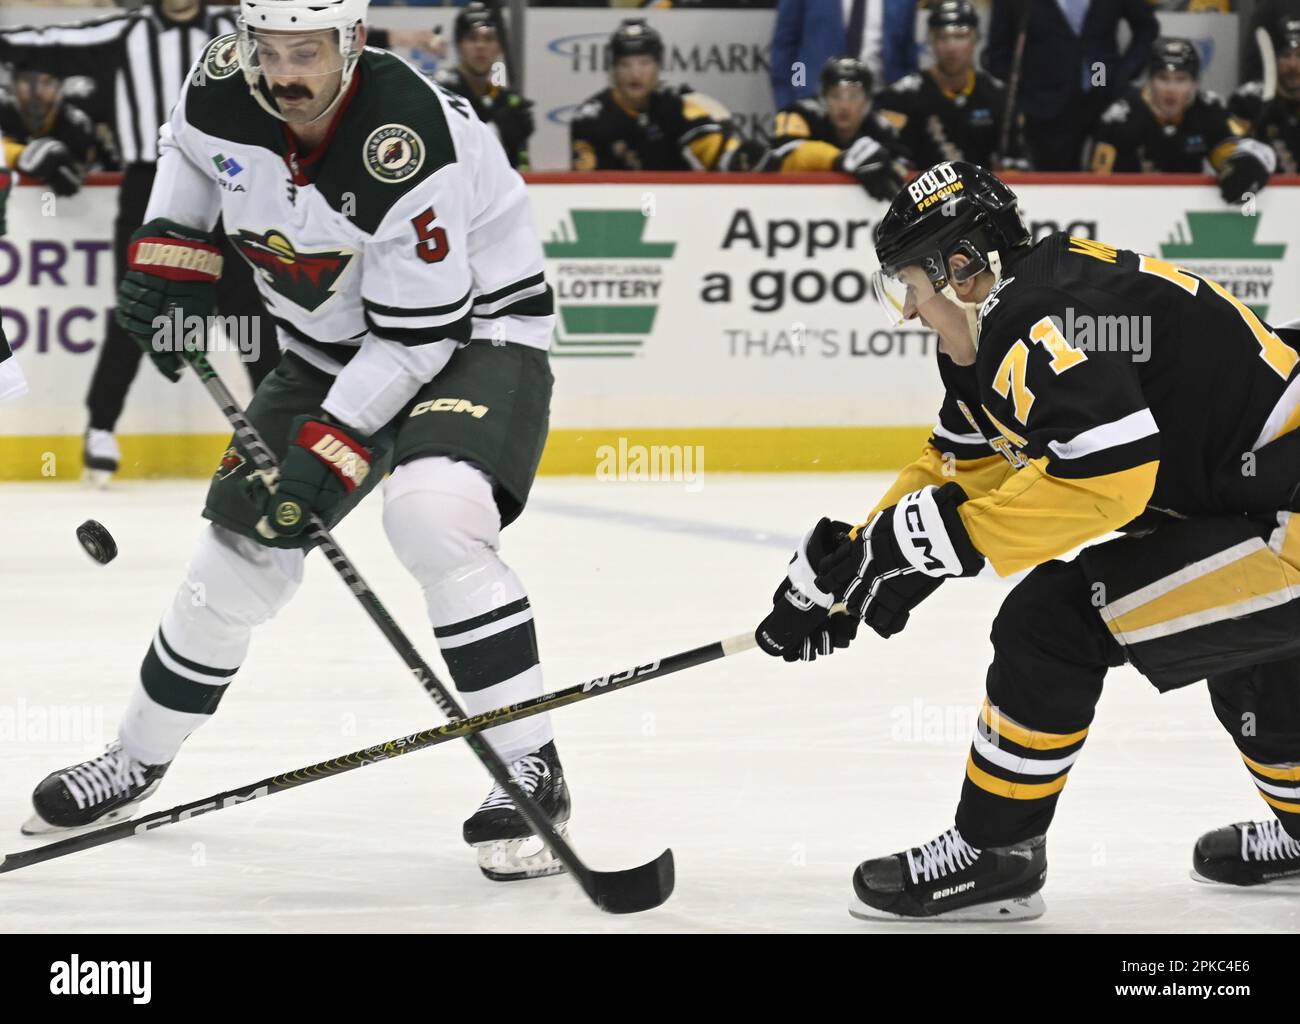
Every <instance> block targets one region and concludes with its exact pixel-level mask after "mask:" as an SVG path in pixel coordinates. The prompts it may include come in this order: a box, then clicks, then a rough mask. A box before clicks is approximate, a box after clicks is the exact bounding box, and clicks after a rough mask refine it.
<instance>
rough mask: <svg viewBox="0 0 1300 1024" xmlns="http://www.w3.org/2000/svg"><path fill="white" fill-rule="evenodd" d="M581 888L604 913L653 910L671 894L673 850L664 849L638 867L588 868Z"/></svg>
mask: <svg viewBox="0 0 1300 1024" xmlns="http://www.w3.org/2000/svg"><path fill="white" fill-rule="evenodd" d="M587 874H588V876H589V877H588V878H586V879H584V880H583V886H582V887H583V888H584V889H585V890H587V894H588V895H589V896H590V897H591V899H592V902H594V903H595V904H596V906H598V907H600V909H601V910H603V911H605V913H607V914H639V913H640V912H641V911H643V910H653V909H654V908H655V907H657V906H660V905H661V904H662V903H664V902H665V901H666V900H667V899H668V897H669V896H671V895H672V894H673V885H674V884H675V883H676V881H677V874H676V869H675V867H674V865H673V851H672V850H664V852H663V853H661V854H660V855H659V856H658V857H656V858H655V859H654V860H652V861H650V862H649V863H648V864H642V865H641V866H640V867H635V868H624V869H623V870H621V871H592V870H591V869H588V870H587Z"/></svg>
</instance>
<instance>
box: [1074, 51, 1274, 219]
mask: <svg viewBox="0 0 1300 1024" xmlns="http://www.w3.org/2000/svg"><path fill="white" fill-rule="evenodd" d="M1149 69H1150V74H1149V76H1148V80H1147V83H1146V84H1145V85H1143V86H1141V87H1140V88H1139V87H1134V88H1131V89H1129V91H1128V94H1127V95H1126V96H1125V97H1124V98H1123V99H1120V100H1116V101H1115V102H1114V103H1112V104H1111V105H1110V107H1108V108H1107V109H1106V112H1105V113H1104V114H1102V116H1101V121H1100V122H1099V123H1098V125H1097V130H1096V132H1095V133H1094V135H1093V139H1092V145H1091V147H1090V152H1089V155H1088V158H1087V161H1086V167H1087V169H1088V170H1091V171H1092V172H1093V173H1094V174H1111V173H1112V172H1119V173H1124V172H1130V173H1132V172H1142V173H1146V174H1149V173H1151V172H1153V171H1162V172H1166V173H1178V172H1186V173H1200V172H1201V171H1203V170H1205V167H1206V164H1208V165H1209V167H1210V169H1212V171H1213V172H1214V174H1216V175H1217V176H1218V179H1219V191H1220V193H1221V194H1222V195H1223V199H1224V201H1225V202H1229V203H1240V202H1241V201H1242V200H1243V199H1244V198H1245V197H1246V196H1247V195H1248V194H1254V193H1256V192H1258V191H1259V190H1260V189H1262V188H1263V187H1264V185H1265V183H1266V182H1267V181H1268V177H1269V175H1270V174H1272V173H1273V170H1274V168H1275V167H1276V164H1277V159H1276V157H1275V155H1274V153H1273V151H1272V150H1271V149H1270V148H1269V147H1268V146H1266V145H1264V144H1263V143H1261V142H1259V141H1257V140H1255V139H1250V138H1247V137H1246V126H1245V125H1244V124H1242V123H1241V122H1239V121H1235V120H1234V119H1233V118H1232V117H1231V116H1230V115H1229V114H1228V110H1227V108H1226V107H1225V106H1224V105H1223V101H1222V100H1221V99H1220V98H1219V97H1218V96H1217V95H1215V94H1214V93H1212V92H1208V91H1205V90H1202V89H1200V88H1198V86H1197V80H1198V79H1199V77H1200V73H1201V60H1200V57H1199V55H1198V54H1197V52H1196V47H1194V46H1193V45H1192V44H1191V43H1190V42H1189V41H1188V40H1186V39H1158V40H1156V44H1155V46H1154V48H1153V49H1152V51H1151V61H1150V64H1149Z"/></svg>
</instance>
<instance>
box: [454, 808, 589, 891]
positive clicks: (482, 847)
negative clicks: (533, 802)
mask: <svg viewBox="0 0 1300 1024" xmlns="http://www.w3.org/2000/svg"><path fill="white" fill-rule="evenodd" d="M556 831H557V832H559V833H560V835H561V837H563V838H565V839H567V838H568V837H569V825H568V822H564V823H563V824H560V825H558V827H557V828H556ZM474 849H475V850H477V851H478V867H479V870H480V871H482V872H483V877H484V878H488V879H491V880H492V881H493V882H517V881H522V880H523V879H525V878H545V877H546V876H547V875H560V874H563V873H564V872H565V871H566V870H568V869H567V868H565V866H564V864H563V863H562V862H561V861H559V860H558V859H557V858H556V856H555V854H553V853H552V852H551V851H550V848H549V847H547V845H546V844H545V843H543V842H542V841H541V840H540V839H538V838H537V836H524V837H522V838H521V839H499V840H496V841H495V842H491V843H481V844H479V845H478V846H476V847H474Z"/></svg>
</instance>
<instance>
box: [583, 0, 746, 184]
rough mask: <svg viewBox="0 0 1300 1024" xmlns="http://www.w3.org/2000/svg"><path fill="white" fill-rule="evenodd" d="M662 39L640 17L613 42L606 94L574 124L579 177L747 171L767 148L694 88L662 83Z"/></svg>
mask: <svg viewBox="0 0 1300 1024" xmlns="http://www.w3.org/2000/svg"><path fill="white" fill-rule="evenodd" d="M663 59H664V41H663V37H662V36H660V35H659V33H658V32H656V31H655V30H654V29H653V28H651V27H650V26H649V25H648V24H646V22H645V21H644V20H643V19H641V18H629V19H627V20H626V21H624V22H622V23H621V24H620V25H619V26H618V28H617V29H615V31H614V34H613V35H612V36H610V39H609V78H610V84H609V88H607V89H603V90H602V91H600V92H598V93H597V94H596V95H595V96H592V97H591V98H590V99H589V100H587V102H585V103H584V104H582V106H580V107H579V108H578V109H577V111H576V112H575V113H574V115H573V120H572V121H570V122H569V141H570V144H571V148H572V155H573V160H572V163H573V169H574V170H575V171H748V170H753V169H754V166H755V164H756V163H757V162H758V160H759V158H760V157H761V156H762V153H763V147H762V146H761V145H759V144H758V143H756V142H752V141H751V140H748V139H746V138H745V137H744V135H742V133H741V131H740V129H739V128H738V127H737V126H736V123H735V122H734V121H733V120H732V118H731V115H730V114H729V113H728V112H727V110H726V109H725V108H724V107H723V106H722V105H721V104H720V103H718V102H717V101H716V100H714V99H712V98H710V97H708V96H705V95H703V94H702V93H697V92H693V91H692V90H691V88H690V87H689V86H685V85H678V86H673V85H668V84H666V83H664V82H662V81H661V80H660V77H659V75H660V71H661V69H662V67H663Z"/></svg>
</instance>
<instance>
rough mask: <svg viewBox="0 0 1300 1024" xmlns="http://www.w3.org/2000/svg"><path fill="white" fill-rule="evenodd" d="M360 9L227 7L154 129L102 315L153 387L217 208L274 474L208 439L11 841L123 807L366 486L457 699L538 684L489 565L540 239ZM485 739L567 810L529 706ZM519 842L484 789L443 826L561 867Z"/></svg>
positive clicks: (534, 305) (493, 152)
mask: <svg viewBox="0 0 1300 1024" xmlns="http://www.w3.org/2000/svg"><path fill="white" fill-rule="evenodd" d="M366 5H367V0H241V4H240V19H239V31H238V33H237V34H235V35H230V36H225V37H221V38H219V39H216V40H214V41H213V42H212V43H211V44H210V45H209V47H208V48H207V50H206V52H205V53H204V55H203V57H202V58H201V59H200V61H199V63H198V65H197V66H196V67H195V69H194V71H193V72H192V74H191V76H190V79H189V81H188V83H187V85H186V87H185V89H184V90H183V92H182V94H181V96H180V99H179V101H178V102H177V104H176V107H175V109H174V111H173V113H172V116H171V120H170V122H169V123H168V124H167V125H166V126H165V127H164V128H163V131H162V136H161V157H160V160H159V166H158V177H157V182H156V183H155V185H154V188H153V193H152V197H151V200H150V203H149V209H148V212H147V214H146V218H145V224H144V226H143V227H142V228H141V229H140V231H139V232H138V233H137V235H136V237H135V238H134V239H133V242H132V245H131V248H130V261H129V266H130V269H129V271H128V273H127V275H126V276H125V278H124V279H123V281H122V284H121V287H120V291H119V300H118V316H119V318H120V319H121V321H122V322H123V325H124V326H125V327H127V329H128V330H129V331H131V333H132V334H133V335H134V336H135V337H137V338H138V339H139V340H140V341H141V344H142V345H143V346H145V347H146V351H147V352H148V354H149V356H150V358H151V359H153V360H154V362H155V363H156V364H157V365H158V367H159V368H160V369H161V370H162V371H163V372H164V373H165V374H166V375H168V376H169V377H171V378H172V379H179V377H180V376H181V375H182V372H183V355H182V354H181V353H180V352H178V351H176V348H177V346H176V345H175V344H174V343H173V342H172V341H171V337H173V336H174V335H170V336H169V335H168V332H167V331H166V330H165V329H164V330H159V329H156V327H155V321H157V323H158V324H160V325H161V324H163V323H165V322H170V323H173V324H175V323H181V322H183V318H182V317H181V315H180V314H183V316H184V317H192V316H207V315H209V314H210V313H211V311H212V304H213V291H214V286H215V282H216V280H217V278H218V276H219V274H220V269H219V259H220V258H219V255H218V254H217V250H216V247H215V246H214V244H213V242H212V239H211V237H210V231H211V230H212V228H213V225H214V224H215V223H216V220H217V216H218V214H220V215H221V216H222V219H223V223H224V225H225V231H226V232H227V234H228V235H229V236H230V239H231V241H232V243H233V245H234V247H235V248H236V249H237V250H238V251H239V252H240V253H241V255H242V256H243V257H244V258H245V259H246V260H248V262H249V263H250V264H251V265H252V266H253V268H254V271H255V276H256V277H257V280H258V286H259V289H260V290H261V293H262V297H263V299H264V301H265V303H266V307H267V310H268V312H269V313H270V315H271V316H272V317H273V318H274V319H275V323H276V326H277V333H278V336H279V342H280V344H281V346H282V348H283V350H284V356H283V358H282V360H281V362H280V365H279V366H278V367H277V369H276V370H275V372H274V373H272V374H271V375H270V376H269V377H268V378H267V379H266V380H265V381H264V382H263V384H262V386H261V387H260V388H259V389H258V391H257V393H256V395H255V396H254V398H253V400H252V402H251V404H250V406H249V409H248V415H249V418H250V419H251V420H252V422H253V425H254V426H255V427H257V429H258V430H259V432H260V433H261V434H262V436H263V438H264V439H265V440H266V442H267V443H268V444H269V445H270V446H271V447H272V449H273V450H274V451H275V454H276V456H277V459H278V460H279V464H280V472H279V474H278V479H270V480H268V479H263V478H262V476H261V475H260V474H256V473H253V472H251V466H250V464H249V462H248V459H247V457H246V454H245V453H244V452H243V451H242V450H241V449H240V447H239V446H238V445H237V444H234V443H233V442H232V444H231V446H230V448H228V449H227V451H226V453H225V456H224V458H223V459H222V460H221V464H220V466H219V467H218V468H217V471H216V473H215V475H214V477H213V480H212V484H211V486H210V489H209V492H208V497H207V503H206V506H205V508H204V510H203V515H204V516H205V517H206V518H207V519H208V520H209V521H210V522H209V523H208V524H206V525H205V527H204V529H203V532H202V535H201V537H200V539H199V543H198V547H197V550H196V551H195V553H194V556H193V559H192V561H191V564H190V566H189V569H188V575H187V578H186V580H185V581H184V583H183V584H182V585H181V587H180V589H179V590H178V592H177V594H176V597H175V599H174V600H173V602H172V604H171V605H170V607H168V608H167V610H166V611H165V612H164V614H163V617H162V621H161V623H160V625H159V628H158V630H157V632H156V633H155V635H154V638H153V641H152V643H151V645H150V646H149V649H148V651H147V652H146V654H145V658H144V663H143V665H142V666H141V670H140V676H139V680H138V681H137V683H136V685H135V690H134V692H133V694H132V696H131V700H130V705H129V708H128V710H127V712H126V716H125V718H124V719H123V721H122V723H121V726H120V728H119V731H118V738H117V741H116V742H114V743H113V744H111V745H110V747H109V749H108V751H107V752H106V753H105V754H103V755H101V756H100V757H98V758H96V759H94V760H92V761H87V762H85V763H83V764H81V765H76V766H73V767H71V768H68V769H65V770H63V771H60V772H56V773H54V774H52V775H50V776H49V777H47V778H46V779H45V780H44V781H43V782H41V783H40V785H39V786H37V788H36V791H35V793H34V795H33V802H34V804H35V807H36V815H35V816H34V817H33V819H32V820H31V821H30V822H29V823H28V826H27V827H26V828H25V831H28V832H30V833H34V832H39V831H49V830H53V829H61V828H68V827H80V826H86V825H90V824H103V823H105V822H108V821H110V820H113V819H115V818H120V817H122V816H125V815H129V814H132V813H134V811H135V809H136V807H137V806H138V805H139V803H140V802H141V801H142V800H143V799H144V798H145V797H147V796H149V795H150V794H151V793H152V792H153V791H154V789H155V788H156V787H157V785H158V783H159V781H160V780H161V778H162V776H163V774H164V772H165V771H166V770H167V767H168V765H169V764H170V763H171V761H172V760H173V759H174V758H175V756H176V754H177V752H178V751H179V749H180V747H181V744H182V742H183V741H184V740H185V738H186V737H187V736H188V735H189V734H190V733H191V732H193V731H194V729H196V728H197V727H198V726H200V725H202V724H203V723H204V722H206V721H207V720H208V719H209V718H210V717H211V715H212V714H213V712H214V711H215V710H216V708H217V705H218V703H219V702H220V700H221V697H222V694H223V693H224V692H225V690H226V687H227V686H228V685H229V684H230V682H231V680H232V679H233V678H234V676H235V674H236V672H237V671H238V669H239V667H240V665H241V664H242V662H243V660H244V656H245V654H246V653H247V651H248V646H249V637H250V634H251V632H252V630H253V627H254V626H256V625H258V624H260V623H262V622H265V621H267V620H268V619H270V618H271V617H272V616H273V615H275V614H276V612H277V611H279V610H280V609H281V608H282V607H284V605H285V604H286V603H287V602H288V601H289V599H290V598H291V597H292V595H293V593H294V591H295V590H296V589H297V587H298V585H299V583H300V581H301V579H302V569H303V559H304V554H305V549H306V548H307V547H309V546H310V545H309V543H308V541H307V540H306V535H305V533H304V528H305V527H306V525H307V522H308V520H309V519H310V517H311V515H312V514H313V513H316V514H319V515H320V516H321V517H322V518H323V519H324V521H325V522H326V523H327V524H329V525H333V524H335V523H337V522H338V521H339V520H340V519H341V518H342V517H343V516H344V515H346V514H347V512H348V511H350V510H351V509H352V508H353V507H354V506H355V505H356V504H357V502H359V501H360V500H361V499H362V497H363V496H364V495H365V494H366V493H368V492H369V491H370V490H371V489H372V488H374V487H375V486H376V485H377V484H378V482H379V481H380V479H381V478H382V477H383V476H384V473H385V472H386V471H388V472H391V476H389V477H388V479H387V480H386V481H385V482H384V486H383V491H384V514H383V523H384V529H385V531H386V533H387V536H388V539H389V541H390V543H391V544H392V546H393V549H394V551H395V553H396V554H397V556H398V558H399V559H400V560H401V562H402V563H403V564H404V565H405V566H406V567H407V569H409V570H410V572H411V574H412V575H413V576H414V577H415V579H416V581H417V582H418V583H419V584H420V586H421V587H422V588H423V591H424V595H425V600H426V604H427V609H428V614H429V619H430V621H431V623H432V625H433V630H434V635H435V637H436V638H437V640H438V644H439V647H440V648H441V651H442V654H443V657H444V659H445V661H446V662H447V666H448V669H449V670H450V673H451V676H452V678H453V680H454V682H455V684H456V687H457V689H459V690H460V691H461V694H462V700H463V703H464V705H465V707H466V709H467V712H468V713H469V714H471V715H472V714H476V713H478V712H480V711H484V710H487V709H490V708H493V707H497V706H500V705H504V704H511V703H514V702H517V701H520V700H524V699H527V698H529V697H534V696H537V695H538V694H540V693H541V692H542V673H541V668H540V666H539V664H538V654H537V644H536V637H535V633H534V628H533V613H532V610H531V608H530V606H529V601H528V595H527V593H526V591H525V590H524V587H523V584H522V583H521V582H520V580H519V578H518V577H517V576H516V575H515V573H514V572H513V571H512V570H511V569H510V568H509V567H508V566H507V565H506V564H505V563H504V562H503V561H502V560H501V558H500V556H499V554H498V541H499V533H500V530H501V528H502V527H503V526H505V525H508V524H509V523H510V522H512V521H513V520H514V519H515V518H516V517H517V516H518V515H519V513H520V512H521V511H522V509H523V507H524V504H525V502H526V500H527V497H528V491H529V489H530V487H531V484H532V480H533V477H534V474H535V472H536V469H537V463H538V460H539V459H540V457H541V450H542V445H543V443H544V441H545V438H546V431H547V417H548V410H549V404H550V393H551V382H552V379H551V373H550V369H549V365H548V354H547V353H548V350H549V346H550V339H551V332H552V328H553V323H554V309H553V296H552V292H551V289H550V288H549V286H548V285H547V284H546V281H545V279H544V275H543V263H542V250H541V244H540V242H539V240H538V238H537V236H536V233H535V230H534V228H533V222H532V216H531V213H530V210H529V204H528V199H527V196H526V193H525V188H524V183H523V181H522V179H521V178H520V177H519V176H518V174H517V173H516V172H514V171H513V170H511V168H510V166H509V164H508V163H507V161H506V157H505V155H504V153H503V152H502V149H501V146H500V144H499V143H498V141H497V139H496V137H495V136H494V135H493V134H492V133H491V132H490V131H489V130H488V129H487V128H486V127H485V126H484V125H483V123H482V122H480V121H479V120H478V119H477V118H476V117H475V116H474V114H473V112H472V111H471V109H470V107H469V105H468V104H467V103H466V102H465V101H464V100H463V99H461V98H460V97H457V96H455V95H454V94H451V93H449V92H446V91H444V90H442V89H440V88H438V87H437V86H435V85H433V84H432V83H430V82H429V81H428V80H427V79H425V78H424V77H423V76H422V75H420V74H419V72H417V71H416V70H415V69H414V68H412V67H411V66H410V65H408V64H406V63H405V62H403V61H402V60H400V59H399V58H397V57H394V56H392V55H391V54H388V53H384V52H381V51H378V50H367V49H365V37H366V29H365V25H364V20H365V16H366ZM160 317H162V318H164V319H163V320H158V318H160ZM200 594H201V595H202V599H201V600H200V599H198V598H196V595H200ZM356 628H357V633H358V637H357V642H358V644H362V643H364V642H365V641H366V639H368V635H367V634H366V630H367V629H368V627H367V626H366V625H365V624H364V623H363V622H362V621H361V620H358V624H357V627H356ZM305 639H309V638H305ZM307 660H308V659H305V661H307ZM304 671H310V665H309V664H306V663H305V664H304ZM397 676H400V673H397ZM397 676H395V678H396V677H397ZM485 735H486V737H487V738H488V740H489V741H490V742H491V743H492V746H493V747H494V748H495V750H496V752H497V753H498V754H499V755H500V756H501V757H502V759H503V760H505V761H506V762H507V763H509V764H510V765H511V772H512V774H513V775H514V776H515V777H516V779H517V780H518V781H519V783H520V784H521V785H522V786H523V787H524V788H525V789H526V790H527V791H528V792H530V793H532V794H533V796H534V797H536V798H537V800H538V801H539V803H540V804H541V805H542V807H543V808H544V809H545V810H546V811H547V812H548V813H549V814H550V815H551V816H552V818H553V819H554V820H555V821H556V822H557V824H560V825H563V824H564V823H565V822H567V820H568V817H569V796H568V791H567V788H566V786H565V782H564V777H563V774H562V771H561V767H560V762H559V758H558V756H557V755H556V751H555V744H554V739H553V734H552V730H551V723H550V721H549V718H548V717H547V716H543V715H539V716H537V717H534V718H529V719H527V720H525V721H522V722H518V723H511V724H507V725H503V726H498V727H497V728H495V729H492V730H490V731H489V732H487V733H486V734H485ZM530 832H531V830H530V829H529V827H528V826H527V824H526V823H525V822H524V820H523V818H522V816H521V815H519V814H518V812H517V811H516V810H515V808H514V805H513V804H512V802H511V801H510V799H509V797H508V796H507V794H506V793H505V792H504V791H503V790H501V789H500V787H494V788H493V790H492V791H491V792H490V793H489V795H488V798H487V799H486V800H485V801H484V802H483V804H482V806H481V807H480V808H479V809H478V811H477V812H476V813H475V814H474V815H472V816H471V817H470V818H469V820H468V821H466V822H465V827H464V837H465V839H466V841H467V842H468V843H470V844H471V845H473V846H476V847H478V851H479V864H480V866H481V867H482V869H483V872H484V874H486V875H487V876H488V877H490V878H496V879H511V878H520V877H532V876H535V875H539V874H551V873H554V872H557V871H560V870H563V869H562V866H561V865H560V864H559V863H558V862H556V861H554V860H553V859H552V858H551V855H550V854H549V852H546V851H543V852H542V853H539V854H536V855H532V856H521V855H520V849H519V848H520V847H521V846H522V845H523V844H524V842H525V841H526V840H527V838H528V836H529V835H530Z"/></svg>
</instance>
